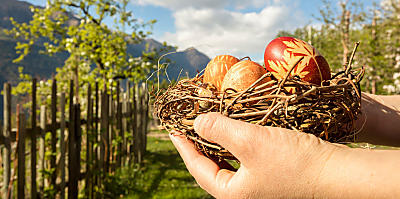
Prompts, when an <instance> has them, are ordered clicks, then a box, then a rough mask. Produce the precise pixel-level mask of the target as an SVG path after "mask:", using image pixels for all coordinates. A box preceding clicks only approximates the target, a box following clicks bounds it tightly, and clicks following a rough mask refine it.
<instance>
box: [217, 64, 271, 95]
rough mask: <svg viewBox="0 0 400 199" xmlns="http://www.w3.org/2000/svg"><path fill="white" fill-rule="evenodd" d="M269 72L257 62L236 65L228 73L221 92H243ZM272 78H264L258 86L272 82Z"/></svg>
mask: <svg viewBox="0 0 400 199" xmlns="http://www.w3.org/2000/svg"><path fill="white" fill-rule="evenodd" d="M265 73H267V71H266V70H265V69H264V68H263V67H262V66H261V65H260V64H257V63H256V62H253V61H250V60H243V61H240V62H238V63H236V64H235V65H233V66H232V68H231V69H230V70H229V71H228V72H227V73H226V75H225V78H224V81H223V82H222V87H221V90H222V91H225V90H226V89H228V88H230V89H233V90H235V91H237V92H239V91H243V90H245V89H247V88H248V87H249V86H251V85H252V84H253V83H254V82H255V81H257V80H258V79H259V78H260V77H261V76H263V75H264V74H265ZM270 80H271V78H270V77H266V78H264V79H263V80H262V81H260V82H259V83H258V84H257V85H261V84H263V83H266V82H268V81H270Z"/></svg>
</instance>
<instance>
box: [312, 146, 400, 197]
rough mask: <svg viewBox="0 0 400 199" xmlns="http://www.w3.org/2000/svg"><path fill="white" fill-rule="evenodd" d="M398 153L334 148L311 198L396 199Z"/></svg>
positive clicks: (398, 177)
mask: <svg viewBox="0 0 400 199" xmlns="http://www.w3.org/2000/svg"><path fill="white" fill-rule="evenodd" d="M399 155H400V151H395V150H393V151H391V150H386V151H383V150H367V149H360V148H338V150H335V152H334V153H332V155H331V157H330V158H329V160H328V161H327V162H326V166H325V167H324V169H323V170H322V171H321V174H320V176H319V180H318V182H317V185H316V189H315V190H316V192H315V195H314V196H315V198H388V197H393V196H394V195H397V196H398V195H399V194H400V192H399V191H398V190H399V189H398V187H396V186H398V185H397V184H398V182H399V180H400V174H398V172H397V170H398V168H397V165H399V164H400V160H399V159H398V157H399Z"/></svg>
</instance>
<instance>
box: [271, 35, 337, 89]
mask: <svg viewBox="0 0 400 199" xmlns="http://www.w3.org/2000/svg"><path fill="white" fill-rule="evenodd" d="M301 57H304V58H303V60H302V61H300V62H299V63H298V64H297V66H296V67H295V68H294V69H293V71H292V73H291V75H292V76H294V75H297V76H299V77H300V78H301V79H302V80H303V81H307V82H310V83H313V84H317V85H320V84H321V82H322V81H324V80H329V79H330V78H331V71H330V68H329V64H328V62H327V61H326V60H325V58H324V57H323V56H322V55H321V54H320V53H319V52H318V51H317V50H316V49H315V48H314V47H313V46H311V45H310V44H308V43H306V42H304V41H302V40H300V39H296V38H293V37H278V38H276V39H274V40H272V41H271V42H270V43H269V44H268V46H267V47H266V49H265V53H264V63H265V67H266V69H267V70H268V71H270V72H271V73H272V75H274V77H275V78H277V79H278V80H280V79H283V78H284V77H285V75H286V73H287V71H289V70H290V68H291V67H292V66H293V64H295V63H296V61H298V60H299V59H300V58H301Z"/></svg>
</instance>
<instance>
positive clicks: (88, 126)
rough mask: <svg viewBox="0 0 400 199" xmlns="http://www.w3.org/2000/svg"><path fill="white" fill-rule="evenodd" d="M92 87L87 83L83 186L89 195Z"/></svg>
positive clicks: (91, 153)
mask: <svg viewBox="0 0 400 199" xmlns="http://www.w3.org/2000/svg"><path fill="white" fill-rule="evenodd" d="M91 97H92V87H91V85H90V83H89V85H88V90H87V101H86V102H87V109H86V121H87V123H86V179H85V181H86V182H85V186H86V187H85V188H86V196H88V197H89V196H90V195H91V191H92V190H91V189H92V188H93V187H92V179H91V176H92V172H91V164H92V161H93V158H92V155H93V150H92V136H93V135H92V111H93V108H92V103H93V101H92V99H91Z"/></svg>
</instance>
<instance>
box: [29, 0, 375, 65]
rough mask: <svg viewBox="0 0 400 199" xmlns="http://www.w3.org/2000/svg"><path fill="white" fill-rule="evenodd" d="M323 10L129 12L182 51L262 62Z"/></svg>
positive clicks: (212, 0)
mask: <svg viewBox="0 0 400 199" xmlns="http://www.w3.org/2000/svg"><path fill="white" fill-rule="evenodd" d="M26 1H28V2H30V3H32V4H34V5H41V6H44V5H45V4H46V0H26ZM373 1H379V0H362V2H363V4H364V5H365V6H366V7H367V8H368V6H371V5H372V2H373ZM332 2H338V1H332ZM334 4H336V3H334ZM322 7H323V3H322V1H321V0H246V1H243V0H132V1H131V2H130V4H129V6H128V9H129V10H131V11H132V12H133V14H134V16H135V17H136V18H138V19H140V20H143V21H149V20H152V19H156V20H157V23H156V24H155V25H154V26H153V28H152V29H151V31H152V32H153V34H152V35H151V37H152V38H154V39H156V40H158V41H160V42H163V41H166V42H167V43H168V44H170V45H173V46H177V47H178V50H179V51H182V50H185V49H187V48H190V47H194V48H196V49H198V50H199V51H201V52H203V53H205V54H206V55H207V56H209V57H210V58H212V57H214V56H216V55H220V54H230V55H233V56H236V57H238V58H242V57H246V56H249V57H250V58H252V60H254V61H258V62H262V60H263V55H264V50H265V47H266V46H267V45H268V43H269V42H270V41H271V40H272V39H274V38H275V37H276V35H277V33H278V32H279V31H280V30H286V31H294V30H295V29H296V28H299V27H303V26H304V25H313V26H318V24H319V23H320V22H319V21H318V20H316V19H315V16H317V15H318V13H319V10H320V9H321V8H322Z"/></svg>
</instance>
